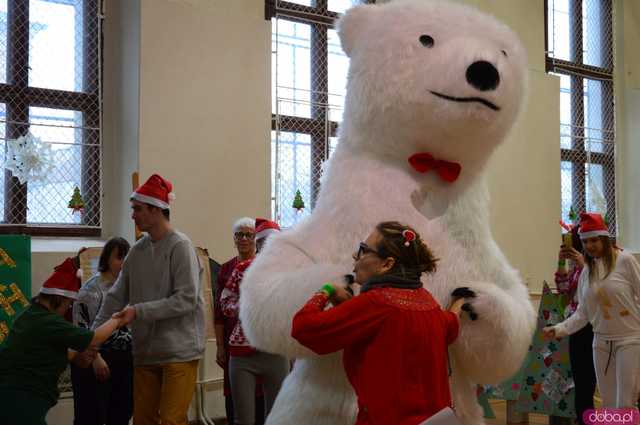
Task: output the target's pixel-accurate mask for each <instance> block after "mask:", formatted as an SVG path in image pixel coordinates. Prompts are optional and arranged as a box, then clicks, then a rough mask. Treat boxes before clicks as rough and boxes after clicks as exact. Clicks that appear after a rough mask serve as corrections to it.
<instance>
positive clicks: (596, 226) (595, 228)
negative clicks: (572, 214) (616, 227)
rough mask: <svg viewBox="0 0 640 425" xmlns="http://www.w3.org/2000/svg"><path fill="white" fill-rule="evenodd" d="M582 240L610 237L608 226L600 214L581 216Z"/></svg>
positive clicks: (584, 214)
mask: <svg viewBox="0 0 640 425" xmlns="http://www.w3.org/2000/svg"><path fill="white" fill-rule="evenodd" d="M579 234H580V239H589V238H594V237H597V236H610V234H609V229H608V228H607V224H606V223H605V222H604V219H603V218H602V216H601V215H600V214H596V213H582V214H580V232H579Z"/></svg>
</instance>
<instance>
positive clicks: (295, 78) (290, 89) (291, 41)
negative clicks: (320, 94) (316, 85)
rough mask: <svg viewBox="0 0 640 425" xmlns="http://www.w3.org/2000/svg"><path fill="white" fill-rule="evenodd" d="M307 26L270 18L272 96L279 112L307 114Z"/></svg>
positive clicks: (309, 76)
mask: <svg viewBox="0 0 640 425" xmlns="http://www.w3.org/2000/svg"><path fill="white" fill-rule="evenodd" d="M310 40H311V27H310V26H309V25H307V24H300V23H296V22H291V21H287V20H285V19H274V20H273V39H272V51H273V52H275V53H273V54H272V74H273V75H275V79H274V80H272V85H273V87H272V90H273V92H272V98H273V102H274V103H273V105H272V107H273V112H274V113H277V114H279V115H295V116H300V117H306V118H308V117H310V116H311V108H310V102H311V91H310V90H311V53H310V51H311V49H310V43H311V41H310Z"/></svg>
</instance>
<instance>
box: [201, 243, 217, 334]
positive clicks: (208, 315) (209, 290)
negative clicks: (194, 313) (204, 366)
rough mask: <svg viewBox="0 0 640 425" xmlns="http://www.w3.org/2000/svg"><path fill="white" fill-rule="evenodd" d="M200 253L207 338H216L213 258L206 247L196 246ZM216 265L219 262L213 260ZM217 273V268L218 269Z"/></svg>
mask: <svg viewBox="0 0 640 425" xmlns="http://www.w3.org/2000/svg"><path fill="white" fill-rule="evenodd" d="M196 252H197V253H198V259H199V261H200V266H201V267H202V274H201V275H200V285H201V288H202V291H203V293H202V295H203V297H204V305H205V326H206V332H207V339H214V338H215V337H216V333H215V328H214V325H213V294H214V292H213V291H214V290H213V280H212V277H213V274H214V273H212V269H211V262H212V261H213V260H211V259H210V258H209V252H208V251H207V250H206V249H204V248H196ZM213 263H214V265H215V264H217V263H215V261H213ZM216 275H217V270H216Z"/></svg>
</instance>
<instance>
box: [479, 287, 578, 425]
mask: <svg viewBox="0 0 640 425" xmlns="http://www.w3.org/2000/svg"><path fill="white" fill-rule="evenodd" d="M567 303H568V299H567V297H566V296H565V295H560V294H554V293H552V292H551V289H550V288H549V285H548V284H547V283H546V282H545V283H544V286H543V289H542V298H541V300H540V307H539V309H538V323H537V328H536V332H535V334H534V336H533V341H532V344H531V346H530V347H529V354H528V355H527V357H526V359H525V362H524V364H523V367H522V368H521V369H520V371H519V372H518V373H517V374H516V375H515V376H514V377H513V378H511V379H510V380H508V381H506V382H504V383H502V384H500V385H498V386H495V387H489V386H487V387H483V388H481V389H480V390H479V395H478V402H479V403H480V404H481V405H482V406H483V408H484V409H485V412H487V408H488V409H489V411H490V406H488V401H487V398H499V399H503V400H512V401H516V410H517V411H519V412H526V413H531V412H533V413H542V414H545V415H548V416H558V417H566V418H573V417H575V409H574V403H573V398H574V383H573V376H572V374H571V363H570V361H569V338H563V339H559V340H545V339H544V338H543V336H542V328H544V327H545V326H549V325H552V324H556V323H560V322H561V321H562V320H563V319H564V316H563V312H564V311H565V307H566V306H567ZM489 413H490V415H492V414H493V412H491V411H490V412H489ZM488 417H491V416H488Z"/></svg>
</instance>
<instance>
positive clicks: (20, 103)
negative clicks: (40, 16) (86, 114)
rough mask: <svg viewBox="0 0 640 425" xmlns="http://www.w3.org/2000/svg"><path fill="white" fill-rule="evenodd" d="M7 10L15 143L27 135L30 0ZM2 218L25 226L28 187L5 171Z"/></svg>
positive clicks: (10, 123)
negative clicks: (13, 92)
mask: <svg viewBox="0 0 640 425" xmlns="http://www.w3.org/2000/svg"><path fill="white" fill-rule="evenodd" d="M7 6H8V10H7V28H8V31H7V81H8V82H9V84H11V85H13V86H14V87H15V88H16V89H17V92H18V93H21V95H20V96H16V97H14V98H12V99H10V100H8V101H7V102H6V103H5V104H6V110H7V124H6V137H7V139H17V138H18V137H20V136H23V135H25V134H27V132H28V131H29V125H28V122H29V104H28V101H27V99H26V96H25V92H26V89H27V87H28V84H29V0H9V1H8V4H7ZM4 190H5V205H4V211H5V217H4V221H5V223H8V224H25V223H26V222H27V184H26V183H25V184H20V182H19V180H18V179H17V178H15V177H13V175H12V173H11V172H10V171H5V188H4Z"/></svg>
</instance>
